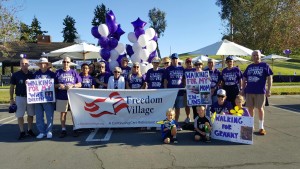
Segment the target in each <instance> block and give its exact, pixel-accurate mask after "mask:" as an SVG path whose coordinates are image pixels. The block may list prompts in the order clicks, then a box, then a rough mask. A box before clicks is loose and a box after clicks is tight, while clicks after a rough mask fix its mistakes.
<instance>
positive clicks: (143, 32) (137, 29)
mask: <svg viewBox="0 0 300 169" xmlns="http://www.w3.org/2000/svg"><path fill="white" fill-rule="evenodd" d="M134 34H135V36H136V38H139V37H140V35H143V34H145V30H144V28H136V29H134Z"/></svg>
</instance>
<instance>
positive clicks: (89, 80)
mask: <svg viewBox="0 0 300 169" xmlns="http://www.w3.org/2000/svg"><path fill="white" fill-rule="evenodd" d="M79 76H80V77H81V79H82V81H81V88H93V89H94V88H95V80H94V78H93V77H92V76H91V75H90V74H89V65H88V64H87V63H83V64H82V65H81V73H80V74H79Z"/></svg>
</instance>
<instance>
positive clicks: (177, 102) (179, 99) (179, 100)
mask: <svg viewBox="0 0 300 169" xmlns="http://www.w3.org/2000/svg"><path fill="white" fill-rule="evenodd" d="M174 108H175V109H180V108H184V103H183V96H177V97H176V100H175V104H174Z"/></svg>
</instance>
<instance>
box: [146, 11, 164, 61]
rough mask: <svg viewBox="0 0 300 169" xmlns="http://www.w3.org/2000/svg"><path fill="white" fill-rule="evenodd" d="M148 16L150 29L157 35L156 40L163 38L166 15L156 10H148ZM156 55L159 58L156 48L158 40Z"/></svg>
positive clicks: (158, 51)
mask: <svg viewBox="0 0 300 169" xmlns="http://www.w3.org/2000/svg"><path fill="white" fill-rule="evenodd" d="M148 16H149V18H150V20H149V23H150V27H152V28H153V29H154V30H155V32H156V33H157V38H158V39H159V38H160V37H161V36H164V32H165V30H166V27H167V21H166V20H165V19H166V13H165V12H163V11H161V10H160V9H158V8H153V9H151V10H149V13H148ZM157 53H158V57H159V58H161V55H160V50H159V47H158V40H157Z"/></svg>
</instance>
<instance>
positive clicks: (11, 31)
mask: <svg viewBox="0 0 300 169" xmlns="http://www.w3.org/2000/svg"><path fill="white" fill-rule="evenodd" d="M5 2H7V0H0V55H1V56H4V57H6V56H8V51H9V49H8V47H7V46H6V42H12V41H17V40H18V39H19V36H20V32H19V21H18V19H17V17H16V16H15V14H16V11H17V10H16V8H15V7H13V6H12V7H7V5H5Z"/></svg>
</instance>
